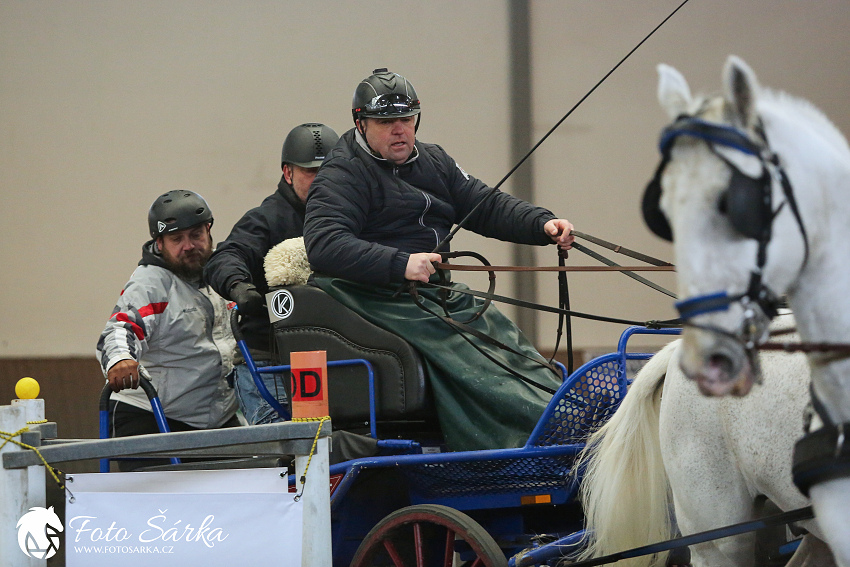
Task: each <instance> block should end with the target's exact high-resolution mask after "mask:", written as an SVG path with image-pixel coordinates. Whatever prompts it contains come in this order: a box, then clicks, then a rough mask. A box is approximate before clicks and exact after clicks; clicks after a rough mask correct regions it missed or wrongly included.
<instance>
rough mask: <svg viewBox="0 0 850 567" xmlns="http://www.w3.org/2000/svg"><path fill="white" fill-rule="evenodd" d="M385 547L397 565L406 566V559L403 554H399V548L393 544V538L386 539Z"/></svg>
mask: <svg viewBox="0 0 850 567" xmlns="http://www.w3.org/2000/svg"><path fill="white" fill-rule="evenodd" d="M384 549H386V550H387V553H389V554H390V559H392V560H393V563H394V564H395V567H404V561H402V559H401V555H399V554H398V550H397V549H396V548H395V545H393V542H392V540H389V539H385V540H384Z"/></svg>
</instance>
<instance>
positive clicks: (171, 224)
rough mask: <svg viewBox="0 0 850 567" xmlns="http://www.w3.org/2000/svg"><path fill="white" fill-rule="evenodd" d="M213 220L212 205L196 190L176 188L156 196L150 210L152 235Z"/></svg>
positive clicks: (156, 236)
mask: <svg viewBox="0 0 850 567" xmlns="http://www.w3.org/2000/svg"><path fill="white" fill-rule="evenodd" d="M212 222H213V216H212V211H211V210H210V206H209V205H207V202H206V201H205V200H204V198H203V197H201V196H200V195H198V194H197V193H195V192H194V191H186V190H175V191H169V192H168V193H163V194H162V195H160V196H159V197H157V198H156V201H154V202H153V205H151V208H150V210H149V211H148V228H150V232H151V237H152V238H158V237H160V236H162V235H164V234H168V233H171V232H176V231H178V230H183V229H186V228H192V227H193V226H198V225H199V224H205V223H210V224H212Z"/></svg>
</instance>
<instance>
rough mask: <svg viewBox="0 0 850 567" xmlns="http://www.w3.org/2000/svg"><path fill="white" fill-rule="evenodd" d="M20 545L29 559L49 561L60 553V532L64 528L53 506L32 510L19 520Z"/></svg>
mask: <svg viewBox="0 0 850 567" xmlns="http://www.w3.org/2000/svg"><path fill="white" fill-rule="evenodd" d="M15 527H16V528H18V545H19V546H20V547H21V551H23V552H24V553H25V554H26V555H27V557H33V558H35V559H47V558H49V557H53V556H54V555H56V552H57V551H59V532H61V531H62V530H63V529H64V528H63V527H62V521H61V520H60V519H59V516H57V515H56V512H54V511H53V506H51V507H50V508H40V507H38V506H36V507H35V508H30V511H29V512H27V513H26V514H24V515H23V516H21V519H20V520H18V524H17V526H15Z"/></svg>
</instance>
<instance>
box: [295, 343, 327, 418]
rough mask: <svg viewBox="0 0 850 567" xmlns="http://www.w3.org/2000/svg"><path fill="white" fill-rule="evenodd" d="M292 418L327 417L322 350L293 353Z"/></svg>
mask: <svg viewBox="0 0 850 567" xmlns="http://www.w3.org/2000/svg"><path fill="white" fill-rule="evenodd" d="M289 364H290V365H291V367H292V417H293V418H305V417H324V416H326V415H328V394H327V390H328V364H327V353H326V352H325V351H323V350H313V351H306V352H293V353H290V355H289Z"/></svg>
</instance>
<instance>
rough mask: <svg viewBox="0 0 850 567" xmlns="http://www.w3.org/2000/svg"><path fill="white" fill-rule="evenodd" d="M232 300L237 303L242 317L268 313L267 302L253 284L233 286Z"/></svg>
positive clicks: (239, 283) (246, 283)
mask: <svg viewBox="0 0 850 567" xmlns="http://www.w3.org/2000/svg"><path fill="white" fill-rule="evenodd" d="M230 299H232V300H233V301H235V302H236V305H237V306H238V307H239V312H240V313H241V314H242V315H262V314H264V313H265V312H266V304H265V300H264V298H263V296H262V295H260V292H259V291H257V288H256V287H255V286H254V284H252V283H248V282H236V283H235V284H233V287H231V288H230Z"/></svg>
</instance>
